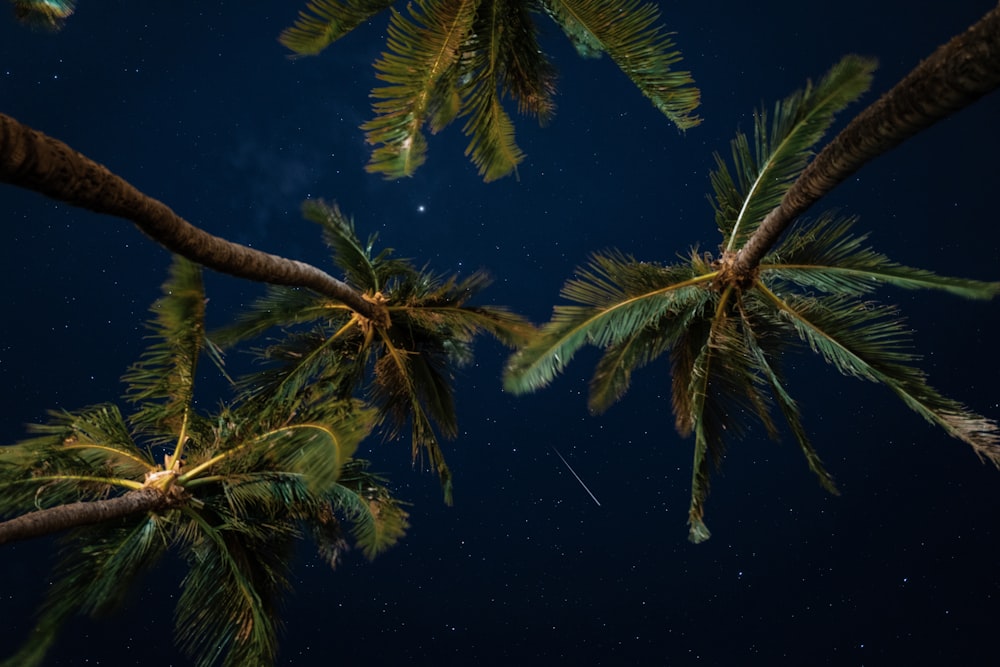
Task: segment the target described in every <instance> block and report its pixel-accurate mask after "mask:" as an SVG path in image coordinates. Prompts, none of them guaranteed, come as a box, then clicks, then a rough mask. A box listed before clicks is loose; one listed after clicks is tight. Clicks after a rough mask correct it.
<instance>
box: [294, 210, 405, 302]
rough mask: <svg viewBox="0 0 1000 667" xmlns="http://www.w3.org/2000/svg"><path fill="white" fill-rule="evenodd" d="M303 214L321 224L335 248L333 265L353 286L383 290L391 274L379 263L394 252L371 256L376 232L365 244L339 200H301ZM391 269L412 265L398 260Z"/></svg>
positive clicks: (395, 270)
mask: <svg viewBox="0 0 1000 667" xmlns="http://www.w3.org/2000/svg"><path fill="white" fill-rule="evenodd" d="M302 215H303V216H304V217H305V218H306V220H311V221H313V222H315V223H318V224H319V225H320V226H322V228H323V240H324V241H325V242H326V244H327V246H329V247H330V249H331V250H333V262H334V264H336V265H337V266H338V267H339V268H340V269H341V270H342V271H343V272H344V273H345V275H346V277H347V281H348V282H349V283H350V284H351V285H352V286H353V287H355V288H357V289H359V290H361V291H362V292H366V293H368V294H374V293H375V292H378V291H380V290H382V289H383V287H384V284H383V283H384V281H385V280H386V279H387V278H388V275H386V274H385V267H379V266H378V264H383V263H385V261H387V255H388V254H389V253H391V252H392V251H391V250H387V251H383V253H381V254H380V255H379V256H378V257H377V258H373V257H372V251H373V248H374V245H375V239H376V238H377V235H375V234H372V235H371V236H370V237H368V242H367V243H366V244H365V245H362V244H361V240H360V239H359V238H358V235H357V232H356V231H355V229H354V220H352V219H351V218H350V217H348V216H346V215H344V214H343V213H342V212H341V211H340V207H339V206H337V204H336V203H332V204H328V203H327V202H325V201H323V200H321V199H307V200H306V201H304V202H302ZM390 268H391V269H392V273H393V274H395V273H405V272H406V270H407V269H409V268H410V267H409V264H408V263H407V262H405V261H398V260H396V261H395V264H394V265H393V266H392V267H390ZM380 269H381V271H380Z"/></svg>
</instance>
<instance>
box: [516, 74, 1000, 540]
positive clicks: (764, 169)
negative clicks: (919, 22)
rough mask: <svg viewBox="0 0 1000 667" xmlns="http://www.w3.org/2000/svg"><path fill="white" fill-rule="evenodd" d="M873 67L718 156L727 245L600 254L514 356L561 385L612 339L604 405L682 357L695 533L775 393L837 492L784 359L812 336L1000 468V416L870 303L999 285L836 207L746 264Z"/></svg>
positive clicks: (719, 217) (815, 92) (527, 386)
mask: <svg viewBox="0 0 1000 667" xmlns="http://www.w3.org/2000/svg"><path fill="white" fill-rule="evenodd" d="M873 69H874V63H873V62H872V61H868V60H865V59H862V58H858V57H853V56H852V57H847V58H845V59H843V60H842V61H841V62H840V63H839V64H837V65H836V66H835V67H833V68H832V69H831V70H830V72H829V73H828V74H827V75H826V76H825V77H824V78H823V79H822V80H821V81H820V82H819V83H818V84H817V85H816V86H812V85H811V84H810V85H808V86H807V87H806V89H805V90H804V91H800V92H797V93H795V94H793V95H791V96H790V97H788V98H786V99H785V100H784V101H782V102H780V103H778V104H776V105H775V107H774V111H773V112H772V114H771V115H770V117H769V115H768V114H767V112H766V111H763V110H762V111H760V112H758V113H757V114H756V115H755V122H754V136H753V139H752V140H751V139H749V138H748V137H747V136H746V135H744V134H742V133H740V134H738V135H737V136H736V139H735V140H734V141H733V142H732V147H731V148H732V155H733V168H732V170H730V169H729V167H728V166H727V164H726V162H725V161H724V160H722V159H721V158H720V157H719V156H718V155H716V163H717V168H716V170H715V171H714V172H713V173H712V175H711V182H712V186H713V190H714V198H713V204H714V208H715V217H716V222H717V223H718V226H719V230H720V232H721V233H722V236H723V244H722V254H721V257H719V258H713V257H711V256H710V255H708V254H705V255H701V254H699V253H697V252H695V251H691V253H690V255H689V256H688V257H687V259H686V260H685V261H682V262H680V263H677V264H672V265H660V264H653V263H646V262H639V261H636V260H635V259H633V258H632V257H629V256H626V255H623V254H621V253H619V252H614V251H612V252H605V253H599V254H595V255H593V256H592V258H591V260H590V263H589V265H588V266H586V267H584V268H582V269H579V270H578V272H577V277H576V278H574V279H571V280H569V281H568V282H567V283H566V284H565V286H564V288H563V290H562V296H563V297H564V298H566V299H568V300H570V301H571V302H573V303H572V305H559V306H556V308H555V310H554V313H553V316H552V319H551V321H550V322H549V323H548V324H546V325H545V326H544V327H543V328H542V329H541V331H540V333H539V335H538V337H537V338H536V340H535V341H534V342H532V343H531V344H530V345H528V346H527V347H526V348H524V349H522V350H520V351H518V352H517V353H515V355H514V356H513V357H512V358H511V360H510V362H509V365H508V368H507V371H506V376H505V384H506V386H507V388H508V389H510V390H512V391H515V392H521V393H523V392H529V391H534V390H536V389H539V388H540V387H542V386H544V385H546V384H547V383H548V382H550V381H551V380H552V379H553V377H554V376H555V375H556V374H558V373H559V372H560V371H562V369H563V368H565V366H566V364H568V363H569V361H570V359H571V358H572V356H573V355H574V354H575V353H576V351H577V350H578V349H580V348H581V347H582V346H583V345H585V344H592V345H595V346H597V347H600V348H603V349H604V354H603V356H602V357H601V359H600V361H599V362H598V364H597V368H596V370H595V373H594V376H593V378H592V379H591V382H590V399H589V406H590V408H591V410H592V411H594V412H600V411H603V410H605V409H607V408H608V407H609V406H610V405H611V404H612V403H614V402H615V401H617V400H618V399H619V398H621V397H622V395H623V394H624V393H625V392H626V390H627V389H628V387H629V383H630V380H631V376H632V373H633V372H634V371H635V370H636V369H638V368H640V367H642V366H645V365H646V364H649V363H651V362H653V361H654V360H656V359H657V358H659V357H660V356H662V355H664V354H665V353H667V352H669V353H670V358H671V363H672V373H673V386H672V399H673V401H672V402H673V412H674V416H675V421H676V427H677V430H678V431H679V432H680V434H681V435H682V436H687V435H691V434H693V435H694V440H695V443H694V461H693V466H692V468H693V470H692V482H691V504H690V508H689V512H688V523H689V526H690V531H689V538H690V539H691V540H692V541H693V542H702V541H704V540H706V539H708V537H709V536H710V533H709V531H708V529H707V527H706V526H705V523H704V502H705V499H706V497H707V495H708V491H709V475H710V468H711V464H712V463H714V464H715V465H716V466H717V465H718V464H720V463H721V461H722V459H723V456H724V453H725V446H726V444H727V441H731V440H733V439H734V438H736V437H739V436H741V435H742V434H743V432H744V430H745V427H746V424H744V423H743V418H742V416H743V415H753V416H755V417H756V418H757V419H759V420H760V423H761V424H762V425H763V427H764V429H765V430H766V431H767V432H768V434H769V435H771V436H772V437H776V436H777V434H778V427H777V425H776V424H775V422H774V420H773V418H772V416H771V408H772V407H773V406H774V405H775V404H776V405H777V407H778V410H779V411H780V412H781V414H782V415H783V417H784V419H785V421H786V422H787V424H788V429H789V430H790V431H791V433H792V435H793V436H794V437H795V439H796V440H797V442H798V444H799V446H800V448H801V449H802V451H803V453H804V455H805V457H806V461H807V463H808V466H809V468H810V469H811V470H812V471H813V472H814V473H815V474H816V475H817V476H818V478H819V481H820V484H821V485H822V486H823V487H824V488H826V489H827V490H829V491H831V492H836V487H835V486H834V483H833V480H832V478H831V476H830V475H829V473H828V472H827V471H826V470H825V468H824V467H823V464H822V461H821V460H820V457H819V455H818V454H817V452H816V451H815V449H814V448H813V446H812V444H811V443H810V441H809V438H808V436H807V434H806V431H805V428H804V425H803V423H802V419H801V415H800V412H799V408H798V405H797V404H796V403H795V401H794V399H793V398H792V397H791V395H790V393H789V392H788V389H787V386H786V377H785V374H784V372H783V370H782V365H783V364H782V362H783V361H784V359H785V358H786V355H787V354H788V352H789V351H790V349H791V348H795V347H801V346H802V345H803V344H804V345H805V346H808V347H809V348H810V349H811V350H812V351H813V352H816V353H818V354H819V355H820V356H821V357H822V358H823V359H824V360H825V361H826V362H827V363H829V364H831V365H833V366H834V368H836V369H837V370H839V371H840V372H841V373H843V374H845V375H848V376H852V377H857V378H860V379H863V380H868V381H871V382H877V383H881V384H883V385H885V386H887V387H888V388H889V389H890V390H892V391H893V392H894V393H895V394H896V395H897V396H899V397H900V398H901V399H902V400H903V402H904V403H905V404H906V405H907V406H909V407H910V408H911V409H913V410H914V411H916V412H917V413H918V414H920V415H921V416H922V417H924V418H925V419H927V420H928V421H930V422H932V423H935V424H937V425H939V426H941V427H942V428H944V429H945V431H946V432H947V433H949V434H950V435H952V436H954V437H956V438H958V439H960V440H963V441H964V442H966V443H968V444H969V445H971V446H972V448H973V450H974V451H975V452H976V454H978V455H979V456H980V458H982V459H987V460H989V461H992V462H993V463H994V464H995V465H998V466H1000V431H998V429H997V425H996V424H995V423H994V422H993V421H991V420H989V419H986V418H984V417H982V416H980V415H978V414H975V413H974V412H971V411H970V410H968V409H967V408H966V407H965V406H963V405H961V404H960V403H958V402H956V401H954V400H951V399H948V398H945V397H944V396H942V395H941V394H939V393H938V392H937V391H935V390H934V389H933V388H932V387H930V386H929V385H928V384H927V382H926V379H925V376H924V374H923V373H922V372H921V371H920V370H919V369H918V368H916V367H915V366H914V362H915V361H916V359H917V357H916V356H915V355H914V354H913V353H912V352H911V351H910V332H909V330H908V329H907V328H906V327H905V326H904V325H903V322H902V320H901V318H900V317H899V314H898V312H897V311H896V309H895V308H893V307H890V306H884V305H881V304H879V303H876V302H874V301H872V300H871V298H870V296H869V295H870V294H871V292H872V291H874V290H875V289H876V288H878V287H879V286H881V285H883V284H888V285H891V286H894V287H899V288H903V289H937V290H944V291H946V292H950V293H952V294H955V295H957V296H961V297H965V298H971V299H989V298H992V297H994V296H996V295H997V294H998V293H1000V283H987V282H980V281H975V280H966V279H961V278H949V277H943V276H938V275H935V274H934V273H931V272H930V271H925V270H921V269H916V268H911V267H907V266H902V265H900V264H897V263H895V262H893V261H891V260H889V259H888V258H887V257H886V256H884V255H882V254H880V253H878V252H875V251H874V250H872V249H871V248H869V247H867V246H866V243H865V239H866V237H865V236H864V235H856V234H853V233H852V231H851V228H852V226H853V224H854V222H855V221H854V219H852V218H850V217H843V216H838V215H834V214H830V213H824V214H822V215H820V216H818V218H817V219H816V220H814V221H811V222H809V223H801V224H800V225H799V226H798V227H796V228H793V229H792V230H791V232H790V233H789V234H787V235H786V236H785V237H784V238H783V239H782V241H781V242H780V243H779V244H777V245H776V246H774V247H773V248H771V247H768V248H767V250H768V251H769V252H768V253H767V254H766V255H764V256H763V258H762V259H760V260H759V262H758V263H756V264H754V265H753V266H752V267H751V269H750V270H743V271H739V272H737V271H734V270H733V262H734V261H735V258H737V257H739V256H740V253H741V252H742V250H741V248H747V247H750V246H751V245H753V244H754V243H755V240H756V239H757V238H758V234H759V233H760V231H759V229H760V227H758V225H757V223H758V222H759V221H760V220H761V219H762V218H764V216H765V214H767V213H768V212H769V211H771V210H772V209H773V208H774V207H775V206H776V204H778V202H781V201H782V197H783V196H784V195H785V194H786V192H787V191H788V190H789V188H790V187H793V186H792V184H793V182H797V181H796V179H797V178H798V177H799V175H800V174H801V173H802V171H803V169H804V168H805V166H806V163H807V161H808V157H809V154H810V149H811V147H812V146H813V145H814V144H815V143H816V142H817V141H818V140H819V139H820V137H821V135H822V134H823V133H824V132H825V130H826V129H827V128H828V127H829V125H830V123H831V122H832V119H833V116H834V114H835V113H836V112H838V111H839V110H841V109H842V108H843V107H845V106H846V105H847V104H848V103H850V102H851V101H852V100H854V99H856V98H857V97H858V96H860V95H861V93H862V92H863V91H864V90H865V89H867V87H868V85H869V83H870V79H871V72H872V70H873Z"/></svg>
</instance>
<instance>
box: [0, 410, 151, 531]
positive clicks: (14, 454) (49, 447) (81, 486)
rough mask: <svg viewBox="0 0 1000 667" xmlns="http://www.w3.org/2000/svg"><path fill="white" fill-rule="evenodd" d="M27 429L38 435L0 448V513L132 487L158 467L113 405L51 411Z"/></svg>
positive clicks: (100, 495)
mask: <svg viewBox="0 0 1000 667" xmlns="http://www.w3.org/2000/svg"><path fill="white" fill-rule="evenodd" d="M29 429H30V430H31V431H32V432H34V433H36V434H38V435H36V436H35V437H32V438H27V439H25V440H22V441H20V442H18V443H17V444H15V445H10V446H6V447H2V448H0V490H2V492H0V516H7V515H15V514H22V513H24V512H29V511H32V510H36V509H41V508H43V507H53V506H56V505H61V504H65V503H72V502H78V501H82V500H94V499H98V498H103V497H106V496H107V495H108V494H109V493H111V492H112V490H114V489H115V488H119V489H120V488H123V486H125V485H128V486H127V488H135V487H136V486H139V485H141V481H142V480H143V478H144V476H145V474H146V473H147V472H149V471H151V470H153V469H154V468H155V467H156V465H155V463H154V461H153V459H152V456H151V455H150V454H149V452H147V451H145V450H142V449H140V448H138V447H136V445H135V444H134V442H133V441H132V438H131V435H130V433H129V431H128V427H127V425H126V424H125V420H124V419H123V418H122V416H121V413H120V412H119V411H118V408H117V407H115V406H114V405H110V404H105V405H96V406H93V407H90V408H86V409H83V410H79V411H76V412H56V411H53V412H51V413H50V420H49V422H48V423H47V424H37V425H32V426H30V427H29Z"/></svg>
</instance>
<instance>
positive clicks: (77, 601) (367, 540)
mask: <svg viewBox="0 0 1000 667" xmlns="http://www.w3.org/2000/svg"><path fill="white" fill-rule="evenodd" d="M164 291H165V296H164V297H162V298H161V299H160V300H159V301H158V302H157V304H156V305H155V306H154V308H153V311H154V313H155V319H154V321H153V324H152V329H153V336H152V338H153V342H152V344H151V346H150V347H149V348H148V349H147V351H146V352H145V353H144V355H143V356H142V358H141V359H140V361H139V362H138V363H137V364H135V365H133V366H132V367H131V368H130V369H129V371H128V373H127V374H126V376H125V378H124V379H125V381H126V384H127V393H126V396H127V398H128V399H129V400H130V401H131V402H132V403H133V404H134V405H135V406H136V410H135V411H134V412H133V414H132V415H131V416H130V417H129V418H128V419H126V418H124V417H123V416H122V414H121V412H120V411H119V410H118V408H117V407H116V406H115V405H111V404H104V405H96V406H92V407H89V408H85V409H83V410H78V411H74V412H59V413H53V414H52V419H51V421H50V422H49V423H48V424H46V425H43V426H38V427H36V428H35V431H36V433H37V436H36V437H35V438H32V439H30V440H26V441H23V442H21V443H19V444H17V445H13V446H9V447H4V448H0V515H3V516H10V515H17V516H16V518H14V519H11V520H9V521H6V522H4V523H0V542H5V541H9V540H12V539H23V538H26V537H33V536H37V535H41V534H46V533H48V532H52V531H57V530H66V529H70V530H69V532H68V533H67V534H66V535H65V538H64V540H63V544H64V549H63V553H62V558H61V560H60V561H59V563H58V565H57V566H56V569H55V583H54V585H53V586H52V587H51V588H50V589H49V592H48V595H47V598H46V600H45V602H44V603H43V606H42V608H41V611H40V614H39V619H38V623H37V626H36V628H35V629H34V631H33V632H32V634H31V635H30V636H29V638H28V639H27V641H26V642H25V643H24V645H23V646H22V648H21V649H20V650H19V651H18V652H17V653H16V654H15V655H14V656H12V657H10V658H9V659H7V660H6V661H5V662H4V663H2V664H3V665H5V666H6V665H9V666H10V667H14V666H17V667H25V666H28V665H36V664H39V663H40V662H41V661H42V660H43V658H44V656H45V652H46V650H47V649H48V647H49V646H50V645H51V643H52V642H53V641H54V639H55V638H56V635H57V633H58V631H59V629H60V626H62V625H63V623H64V622H65V621H67V620H68V619H69V618H70V617H71V616H73V615H74V614H76V613H80V612H83V613H89V614H97V613H103V612H107V611H110V610H112V609H114V608H115V607H117V606H119V604H120V603H121V602H122V600H123V598H124V596H125V594H126V592H127V591H128V589H129V588H130V587H131V586H132V584H133V583H134V581H135V579H136V577H137V576H138V575H139V574H140V573H142V572H143V571H145V570H147V569H149V568H150V567H151V566H152V565H154V564H155V563H156V562H157V561H158V560H159V559H160V558H161V557H162V556H163V555H164V554H165V553H166V552H167V551H170V550H175V551H177V552H178V553H179V554H180V555H181V556H183V557H184V559H185V560H186V561H187V565H188V571H187V575H186V577H185V578H184V580H183V583H182V591H181V594H180V596H179V598H178V600H177V608H176V614H175V631H176V640H177V642H178V644H179V645H180V646H181V648H182V649H183V650H184V651H185V652H186V653H187V654H188V655H190V656H191V657H192V658H193V659H194V661H195V664H197V665H200V666H208V665H215V664H223V665H234V666H235V665H268V664H273V662H274V659H275V656H276V652H277V633H278V630H279V627H278V620H277V615H276V608H277V603H278V602H279V599H280V596H281V594H282V592H283V591H284V590H285V589H287V588H288V586H289V577H288V574H289V565H290V562H291V557H292V550H293V547H294V545H295V543H296V541H297V540H298V539H299V538H301V537H302V536H303V535H306V536H308V537H310V538H311V539H312V540H313V541H315V543H316V545H317V547H318V549H319V552H320V554H321V555H322V557H323V558H324V559H325V560H327V561H328V562H329V563H330V564H331V566H332V565H335V564H336V563H337V561H338V559H339V558H340V555H341V553H342V552H343V550H344V548H345V546H346V540H345V535H344V533H343V531H342V528H341V522H340V520H339V519H338V518H337V516H338V514H339V515H340V516H342V517H344V518H345V519H347V520H348V521H349V522H350V523H351V524H352V526H353V533H354V537H355V540H356V541H357V542H358V544H359V545H360V546H361V548H362V549H363V551H364V553H365V554H366V555H367V556H369V557H373V556H374V555H375V554H377V553H379V552H381V551H383V550H384V549H386V548H388V547H389V546H391V545H392V544H393V543H395V542H396V541H397V540H398V539H399V538H400V537H401V536H402V534H403V532H404V531H405V529H406V527H407V514H406V512H405V511H404V510H403V509H402V507H401V505H400V504H399V503H398V502H397V501H396V500H394V499H393V498H392V496H391V495H390V494H389V492H388V490H387V489H386V488H385V487H384V485H383V484H382V482H381V480H380V479H379V478H378V477H377V476H375V475H373V474H371V473H370V472H369V471H368V470H367V469H366V464H365V462H363V461H360V460H356V459H352V458H350V457H351V454H352V452H353V451H354V450H355V449H356V447H357V445H358V443H359V441H360V440H361V439H362V438H363V437H364V436H365V435H366V434H367V433H368V432H369V430H370V428H371V425H372V419H373V413H372V411H371V410H369V409H367V408H365V407H363V406H362V405H360V404H359V403H357V402H356V401H325V402H323V403H315V404H310V403H303V402H300V403H299V404H297V405H296V406H295V408H294V409H292V408H289V407H288V406H284V405H281V404H279V403H273V402H270V403H269V402H262V401H255V400H252V399H244V400H242V401H240V402H238V403H236V404H235V405H234V406H231V407H224V408H222V409H220V410H219V411H218V412H216V413H214V414H211V415H200V414H198V413H196V412H195V411H194V409H193V407H192V405H193V403H192V400H193V395H194V378H195V374H196V367H197V360H198V358H199V356H200V355H201V353H202V352H203V351H206V349H207V351H209V352H211V349H210V347H209V348H206V341H205V337H204V304H205V296H204V290H203V288H202V283H201V274H200V270H199V269H198V268H196V267H195V265H193V264H191V263H189V262H187V261H184V260H179V261H177V262H176V263H175V264H174V266H173V270H172V275H171V278H170V279H169V281H168V282H167V283H166V284H165V286H164ZM159 453H163V460H162V463H161V462H159V461H158V460H157V459H158V456H159ZM37 507H40V508H42V509H39V510H36V509H35V508H37Z"/></svg>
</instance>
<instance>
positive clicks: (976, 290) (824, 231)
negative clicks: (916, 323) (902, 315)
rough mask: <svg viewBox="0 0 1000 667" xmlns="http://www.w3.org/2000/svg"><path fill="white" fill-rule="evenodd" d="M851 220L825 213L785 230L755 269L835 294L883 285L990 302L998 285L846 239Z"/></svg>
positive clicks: (864, 237) (863, 238)
mask: <svg viewBox="0 0 1000 667" xmlns="http://www.w3.org/2000/svg"><path fill="white" fill-rule="evenodd" d="M856 222H857V218H855V217H838V216H836V215H833V214H829V213H828V214H824V215H822V216H820V217H819V218H818V219H817V220H816V221H815V222H811V223H809V224H800V225H796V226H795V227H793V228H792V229H791V230H789V233H788V234H787V235H786V236H785V237H784V238H783V239H782V240H781V242H780V243H779V244H778V246H777V247H776V248H775V249H774V251H773V252H772V253H771V254H770V255H767V256H766V257H764V259H763V260H762V261H761V264H760V269H761V271H762V273H763V277H764V278H766V279H771V278H777V279H779V280H785V281H788V282H790V283H793V284H796V285H799V286H802V287H806V288H809V289H818V290H822V291H824V292H829V293H837V294H850V295H861V294H865V293H868V292H871V291H872V290H874V289H875V288H877V287H878V286H880V285H882V284H888V285H893V286H895V287H901V288H904V289H936V290H942V291H945V292H950V293H951V294H955V295H957V296H960V297H963V298H966V299H992V298H993V297H995V296H997V295H998V294H1000V282H985V281H980V280H970V279H967V278H953V277H950V276H939V275H937V274H936V273H933V272H931V271H926V270H924V269H915V268H912V267H909V266H903V265H901V264H897V263H896V262H893V261H892V260H890V259H889V258H888V257H886V256H885V255H883V254H881V253H878V252H875V251H874V250H872V249H871V248H869V247H865V245H864V243H865V241H866V240H867V239H868V235H867V234H861V235H857V236H854V235H851V234H850V230H851V228H852V226H853V225H854V224H855V223H856Z"/></svg>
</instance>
